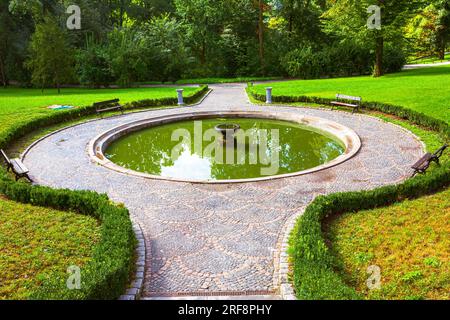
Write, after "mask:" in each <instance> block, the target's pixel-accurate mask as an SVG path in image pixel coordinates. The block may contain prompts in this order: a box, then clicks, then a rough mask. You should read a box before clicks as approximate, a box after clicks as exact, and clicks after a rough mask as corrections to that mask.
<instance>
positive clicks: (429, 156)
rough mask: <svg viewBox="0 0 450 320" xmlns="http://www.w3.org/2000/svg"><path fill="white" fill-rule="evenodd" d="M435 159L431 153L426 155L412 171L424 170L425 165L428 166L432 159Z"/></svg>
mask: <svg viewBox="0 0 450 320" xmlns="http://www.w3.org/2000/svg"><path fill="white" fill-rule="evenodd" d="M432 158H433V155H432V154H431V153H427V154H425V155H424V156H423V157H422V158H420V159H419V161H417V162H416V163H415V164H414V165H413V166H412V167H411V168H412V169H418V170H420V169H422V168H423V167H424V165H425V164H427V163H428V162H429V161H430V160H431V159H432Z"/></svg>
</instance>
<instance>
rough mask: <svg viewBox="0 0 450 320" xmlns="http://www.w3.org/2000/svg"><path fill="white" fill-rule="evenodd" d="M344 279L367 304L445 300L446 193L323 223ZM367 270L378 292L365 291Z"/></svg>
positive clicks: (449, 277)
mask: <svg viewBox="0 0 450 320" xmlns="http://www.w3.org/2000/svg"><path fill="white" fill-rule="evenodd" d="M325 232H326V235H327V241H328V243H329V244H330V247H331V250H332V252H333V255H334V256H335V257H336V268H337V270H339V272H340V273H341V274H342V276H343V277H344V279H345V280H346V281H347V282H348V283H349V284H350V285H352V286H354V287H355V288H356V289H357V290H358V291H359V292H361V293H363V294H364V295H365V296H366V298H367V299H446V300H448V299H450V237H449V234H450V189H447V190H446V191H443V192H441V193H438V194H436V195H433V196H429V197H424V198H421V199H418V200H414V201H405V202H402V203H399V204H396V205H393V206H391V207H388V208H381V209H376V210H370V211H362V212H358V213H353V214H351V213H350V214H345V215H342V216H340V217H335V218H334V219H330V220H329V221H327V223H326V224H325ZM369 266H379V267H380V268H381V289H379V290H369V289H368V287H367V280H368V278H369V276H370V275H369V274H368V273H367V269H368V267H369Z"/></svg>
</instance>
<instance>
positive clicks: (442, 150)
mask: <svg viewBox="0 0 450 320" xmlns="http://www.w3.org/2000/svg"><path fill="white" fill-rule="evenodd" d="M447 148H448V144H444V145H443V146H442V147H441V148H440V149H439V150H438V151H436V152H435V153H434V155H435V156H437V157H441V156H442V155H443V154H444V151H445V150H446V149H447Z"/></svg>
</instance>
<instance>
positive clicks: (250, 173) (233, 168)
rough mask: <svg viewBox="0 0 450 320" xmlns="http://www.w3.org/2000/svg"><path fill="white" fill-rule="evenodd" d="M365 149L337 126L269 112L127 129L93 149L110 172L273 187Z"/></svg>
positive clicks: (197, 116) (179, 118) (193, 117)
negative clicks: (277, 180)
mask: <svg viewBox="0 0 450 320" xmlns="http://www.w3.org/2000/svg"><path fill="white" fill-rule="evenodd" d="M360 146H361V143H360V140H359V137H358V136H357V135H356V133H354V132H353V131H352V130H350V129H348V128H346V127H344V126H341V125H340V124H337V123H334V122H331V121H328V120H324V119H320V118H313V117H306V116H293V115H283V114H278V113H277V114H265V113H256V112H255V113H252V112H246V113H237V112H229V113H227V114H225V113H218V112H217V113H214V112H213V113H207V114H202V113H189V114H182V115H175V116H168V117H161V118H154V119H145V120H140V121H137V122H135V123H130V124H125V125H122V126H120V127H117V128H114V129H112V130H110V131H108V132H106V133H103V134H102V135H100V136H99V137H97V138H96V139H94V140H93V141H91V143H90V146H89V151H90V155H91V158H92V159H93V160H95V161H96V162H98V163H100V164H101V165H103V166H106V167H108V168H110V169H113V170H116V171H119V172H122V173H126V174H132V175H137V176H142V177H147V178H156V179H164V180H176V181H187V182H202V183H229V182H247V181H258V180H268V179H273V178H276V177H286V176H293V175H299V174H306V173H310V172H314V171H318V170H322V169H325V168H329V167H331V166H334V165H337V164H339V163H341V162H343V161H345V160H347V159H349V158H350V157H352V156H353V155H355V154H356V153H357V152H358V150H359V148H360Z"/></svg>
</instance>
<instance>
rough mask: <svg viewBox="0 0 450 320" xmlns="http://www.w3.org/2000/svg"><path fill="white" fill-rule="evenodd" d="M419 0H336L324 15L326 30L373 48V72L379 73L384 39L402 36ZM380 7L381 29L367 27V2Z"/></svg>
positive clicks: (400, 39)
mask: <svg viewBox="0 0 450 320" xmlns="http://www.w3.org/2000/svg"><path fill="white" fill-rule="evenodd" d="M422 4H423V2H422V0H375V1H374V0H336V2H335V4H334V5H333V6H332V7H331V8H330V9H329V10H328V12H327V13H326V14H325V15H324V17H325V18H327V19H329V20H328V26H327V29H328V32H329V33H337V34H339V35H340V36H341V37H343V38H349V37H351V38H353V39H356V40H358V41H360V42H362V43H366V44H367V45H368V46H370V47H372V48H373V49H374V51H375V66H374V76H375V77H379V76H381V75H383V73H384V71H383V52H384V46H385V43H386V42H387V41H392V40H395V41H396V42H400V43H401V41H402V40H403V37H404V35H403V33H402V30H403V28H404V26H405V25H406V22H407V20H408V19H409V18H410V17H411V15H412V14H413V13H415V12H416V11H417V10H418V9H419V8H420V7H421V5H422ZM371 5H377V6H378V7H379V8H380V9H381V29H380V30H377V29H373V30H372V29H369V28H368V27H367V21H368V19H369V16H370V13H368V12H367V10H368V8H369V6H371Z"/></svg>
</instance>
